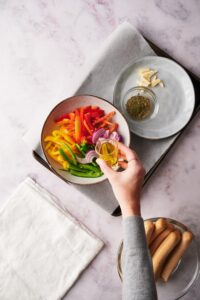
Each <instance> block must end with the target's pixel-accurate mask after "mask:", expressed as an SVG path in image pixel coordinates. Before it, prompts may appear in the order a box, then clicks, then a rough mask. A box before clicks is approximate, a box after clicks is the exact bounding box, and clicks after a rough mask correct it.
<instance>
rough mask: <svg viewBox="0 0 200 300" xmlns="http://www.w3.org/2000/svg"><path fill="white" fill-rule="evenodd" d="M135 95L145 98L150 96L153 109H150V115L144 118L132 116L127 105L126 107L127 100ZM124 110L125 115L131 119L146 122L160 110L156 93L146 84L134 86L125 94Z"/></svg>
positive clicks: (123, 100)
mask: <svg viewBox="0 0 200 300" xmlns="http://www.w3.org/2000/svg"><path fill="white" fill-rule="evenodd" d="M134 96H143V97H145V98H148V99H149V101H150V105H151V110H150V112H149V114H148V116H147V117H145V118H144V119H136V118H134V117H133V116H131V115H130V114H129V113H128V111H127V107H126V105H127V102H128V100H129V99H130V98H131V97H134ZM122 110H123V113H124V115H125V116H126V117H127V119H128V120H129V121H132V122H144V121H147V120H150V119H152V118H154V117H155V115H156V114H157V112H158V103H157V100H156V95H155V93H154V92H153V91H152V90H151V89H149V88H147V87H145V86H136V87H134V88H131V89H129V90H128V91H127V92H126V93H125V95H124V97H123V99H122Z"/></svg>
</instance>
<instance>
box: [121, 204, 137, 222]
mask: <svg viewBox="0 0 200 300" xmlns="http://www.w3.org/2000/svg"><path fill="white" fill-rule="evenodd" d="M121 211H122V217H123V218H127V217H131V216H141V210H140V204H139V203H133V204H131V205H124V206H121Z"/></svg>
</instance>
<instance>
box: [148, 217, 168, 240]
mask: <svg viewBox="0 0 200 300" xmlns="http://www.w3.org/2000/svg"><path fill="white" fill-rule="evenodd" d="M165 228H167V222H166V220H165V219H162V218H160V219H158V220H157V221H156V223H155V229H154V232H153V234H152V236H151V241H150V244H151V243H152V242H153V241H154V240H155V239H156V238H157V236H158V235H159V234H160V233H161V232H163V231H164V230H165Z"/></svg>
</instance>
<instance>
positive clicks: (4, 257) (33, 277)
mask: <svg viewBox="0 0 200 300" xmlns="http://www.w3.org/2000/svg"><path fill="white" fill-rule="evenodd" d="M102 246H103V242H102V241H100V240H99V239H98V238H96V237H95V236H94V235H93V234H92V233H91V232H89V231H88V230H87V229H86V228H85V227H84V226H82V225H81V224H79V223H78V222H77V221H76V220H75V219H74V218H73V217H72V216H71V215H70V214H69V213H68V212H66V210H63V209H62V208H61V207H59V206H58V205H57V204H56V198H55V197H54V196H52V195H51V194H49V193H48V192H47V191H46V190H45V189H43V188H42V187H41V186H39V185H38V184H37V183H35V182H34V181H33V180H32V179H30V178H27V179H26V180H25V181H24V182H22V183H21V184H20V186H19V187H18V188H17V190H16V191H15V192H14V194H13V195H12V196H11V198H10V199H9V201H8V202H7V203H6V205H5V206H4V207H3V209H2V210H1V211H0V299H2V300H14V299H19V300H57V299H61V298H62V297H63V296H64V294H65V293H66V292H67V291H68V290H69V288H70V287H71V286H72V284H73V283H74V282H75V280H76V279H77V278H78V276H79V274H80V273H81V272H82V271H83V270H84V269H85V268H86V267H87V266H88V264H89V263H90V262H91V261H92V260H93V258H94V257H95V256H96V255H97V254H98V253H99V251H100V250H101V248H102Z"/></svg>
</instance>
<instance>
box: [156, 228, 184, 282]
mask: <svg viewBox="0 0 200 300" xmlns="http://www.w3.org/2000/svg"><path fill="white" fill-rule="evenodd" d="M180 239H181V233H180V231H179V230H175V231H172V232H171V233H170V234H169V235H168V237H167V238H166V239H165V240H164V241H163V242H162V244H161V245H160V246H159V247H158V249H157V250H156V252H155V253H154V255H153V257H152V263H153V271H154V277H155V280H157V279H158V277H159V275H160V272H161V270H162V268H163V265H164V263H165V261H166V259H167V257H168V255H169V254H170V253H171V251H172V250H173V249H174V248H175V246H176V245H177V244H178V242H179V241H180Z"/></svg>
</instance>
